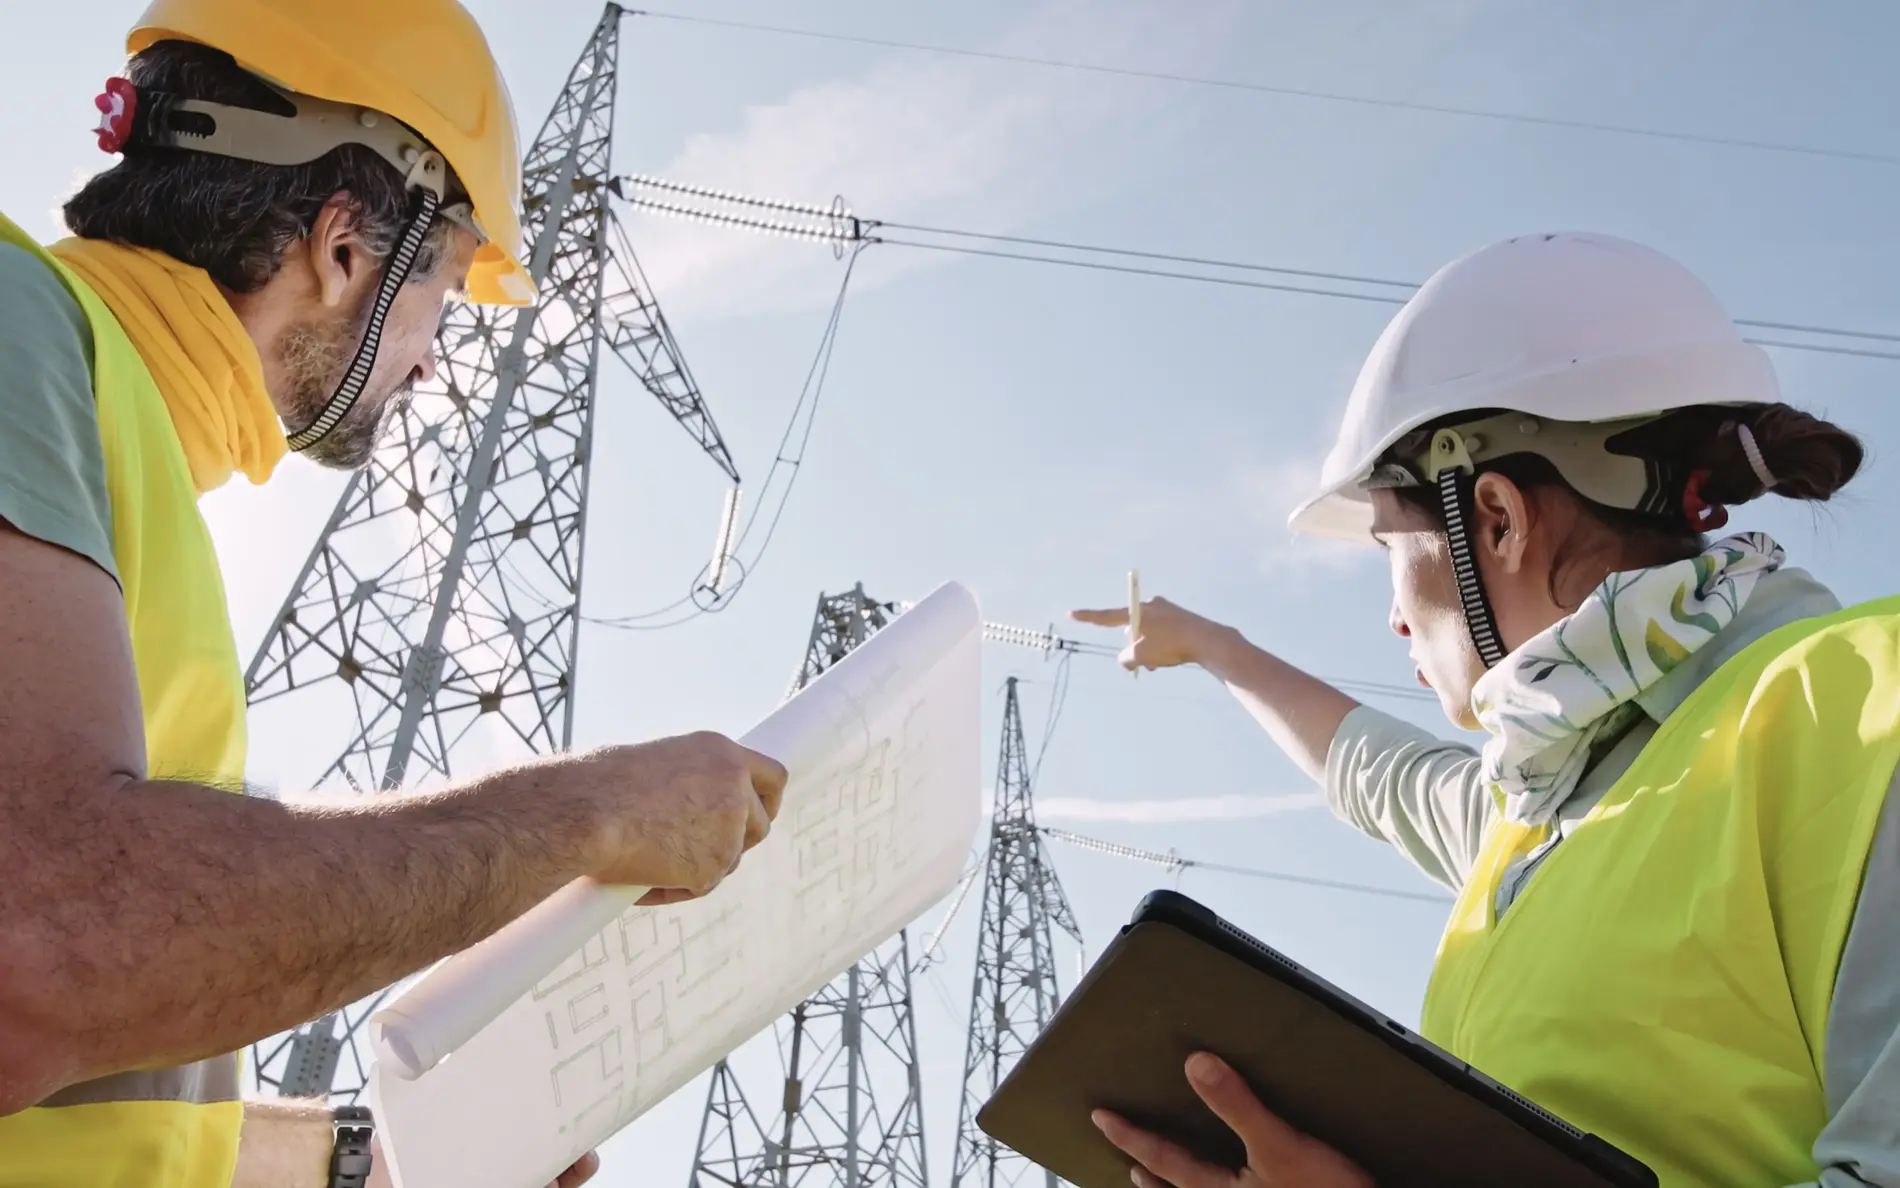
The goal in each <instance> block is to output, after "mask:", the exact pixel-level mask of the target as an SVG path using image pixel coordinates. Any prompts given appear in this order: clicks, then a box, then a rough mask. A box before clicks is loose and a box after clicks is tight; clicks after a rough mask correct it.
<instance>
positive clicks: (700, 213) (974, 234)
mask: <svg viewBox="0 0 1900 1188" xmlns="http://www.w3.org/2000/svg"><path fill="white" fill-rule="evenodd" d="M618 180H619V181H620V182H626V183H630V184H631V185H634V186H656V187H658V188H663V189H666V190H668V191H669V192H674V193H691V194H694V195H698V196H709V197H710V196H712V195H717V198H716V199H715V200H717V201H721V202H730V203H736V204H741V205H747V206H757V207H769V208H771V209H775V210H784V211H797V212H800V213H803V214H805V216H806V217H807V218H808V219H811V220H814V221H812V222H809V223H807V224H803V225H800V224H791V223H786V222H783V221H780V220H775V219H762V218H758V217H756V216H750V215H744V214H728V213H725V212H721V211H712V210H701V209H696V208H691V207H684V206H680V205H678V204H677V203H671V202H662V201H657V200H651V199H647V198H643V197H641V196H639V195H627V196H626V197H627V201H629V202H631V203H632V204H633V205H635V206H638V207H641V208H643V209H647V210H651V211H653V212H655V213H658V214H665V215H670V216H673V217H677V218H687V219H694V220H697V221H700V222H707V223H715V224H719V225H722V226H727V227H734V228H739V229H742V230H750V231H761V232H766V233H770V234H776V235H788V236H792V237H794V238H800V239H809V240H815V241H819V242H826V243H830V244H831V245H832V246H833V249H834V250H841V249H842V248H843V247H844V246H846V245H850V246H854V247H859V248H862V247H866V246H869V245H871V244H878V243H882V244H889V245H891V246H893V247H908V248H917V249H919V250H923V251H933V252H948V253H954V254H957V255H965V256H980V257H986V258H989V259H998V260H1018V261H1022V262H1025V263H1031V264H1052V265H1057V266H1060V267H1063V268H1084V269H1089V270H1091V271H1096V272H1109V273H1119V274H1122V275H1131V276H1152V277H1162V278H1166V279H1170V280H1185V281H1197V282H1199V283H1201V284H1210V285H1223V286H1226V287H1229V288H1239V289H1258V290H1264V291H1267V292H1275V293H1289V294H1297V295H1302V296H1308V297H1327V298H1332V299H1334V300H1340V301H1360V302H1367V303H1370V304H1373V305H1387V306H1391V305H1403V304H1404V303H1405V301H1406V300H1407V299H1408V298H1409V296H1410V294H1411V293H1412V292H1414V291H1416V290H1417V288H1418V287H1419V286H1418V283H1417V282H1415V281H1404V280H1393V279H1390V278H1386V277H1371V276H1360V275H1355V274H1352V273H1343V272H1326V271H1321V270H1317V269H1307V268H1291V267H1285V266H1282V265H1276V264H1259V263H1254V262H1251V261H1244V260H1226V259H1221V258H1218V257H1210V256H1189V255H1182V254H1178V253H1173V252H1157V251H1146V250H1141V249H1137V248H1125V247H1115V246H1111V245H1106V244H1089V243H1077V242H1073V241H1069V240H1059V239H1038V238H1033V237H1030V236H1021V235H1000V234H995V233H991V232H984V231H968V230H962V229H959V228H952V227H929V226H924V225H922V224H917V223H891V222H883V221H880V220H877V219H864V218H859V217H858V216H856V215H852V214H849V213H848V210H847V208H844V207H843V206H842V202H839V203H837V204H834V208H833V209H832V210H829V211H826V210H823V208H818V207H811V206H805V205H802V204H795V203H779V202H773V201H770V200H767V199H760V198H752V197H749V196H745V195H738V194H725V193H722V192H720V191H713V190H707V189H704V188H702V187H688V186H684V185H681V184H679V183H672V182H661V181H658V180H657V179H647V178H623V179H618ZM616 192H619V191H618V190H617V191H616ZM812 212H820V213H812ZM840 212H843V213H840ZM818 220H822V221H818ZM887 228H888V229H891V230H903V231H909V232H911V233H912V234H919V235H935V236H940V237H942V238H946V239H964V240H979V241H983V242H987V243H1000V244H1006V245H1010V247H1001V248H990V247H975V246H972V245H970V244H967V243H932V242H930V241H928V240H922V239H908V238H901V237H897V236H890V235H885V234H880V232H882V231H883V230H885V229H887ZM1013 247H1036V248H1047V249H1049V250H1050V251H1063V252H1073V253H1078V254H1080V255H1081V256H1084V257H1087V256H1106V257H1110V258H1111V259H1131V260H1143V261H1149V262H1152V263H1156V264H1178V265H1181V266H1182V267H1181V268H1161V267H1150V266H1148V265H1146V264H1117V263H1110V262H1109V261H1108V260H1102V259H1087V258H1074V257H1070V256H1058V255H1051V254H1049V253H1048V252H1039V251H1015V250H1011V249H1012V248H1013ZM1188 268H1195V269H1205V268H1217V269H1223V270H1228V271H1233V272H1243V273H1251V274H1265V275H1270V276H1281V277H1288V278H1292V279H1290V280H1286V281H1270V280H1260V279H1255V278H1254V277H1253V276H1222V275H1219V274H1216V273H1208V272H1204V271H1186V270H1185V269H1188ZM1315 280H1317V281H1330V282H1334V283H1336V284H1340V285H1365V286H1368V287H1371V288H1373V289H1383V290H1389V291H1386V292H1361V291H1356V290H1353V289H1349V288H1328V287H1323V286H1320V285H1315V284H1306V283H1301V282H1304V281H1315ZM1734 320H1735V324H1736V325H1738V326H1743V327H1747V328H1750V329H1756V330H1775V331H1782V332H1786V333H1796V334H1813V335H1820V336H1824V337H1831V338H1849V339H1856V340H1859V341H1863V342H1881V343H1892V344H1895V345H1896V346H1900V334H1892V333H1885V332H1879V331H1872V330H1847V329H1841V328H1839V327H1832V326H1814V325H1806V324H1802V323H1796V322H1775V321H1760V320H1756V319H1751V318H1736V319H1734ZM1747 341H1749V342H1751V343H1754V344H1755V345H1757V346H1764V347H1779V348H1781V349H1783V350H1793V351H1808V352H1811V353H1815V354H1823V355H1845V356H1851V357H1855V358H1862V359H1886V360H1892V361H1900V350H1896V351H1883V350H1875V349H1870V348H1867V347H1857V346H1847V345H1841V344H1829V343H1820V342H1800V341H1796V340H1793V339H1787V338H1761V337H1752V338H1749V339H1747Z"/></svg>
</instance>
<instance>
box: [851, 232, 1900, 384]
mask: <svg viewBox="0 0 1900 1188" xmlns="http://www.w3.org/2000/svg"><path fill="white" fill-rule="evenodd" d="M867 225H868V226H872V227H878V228H882V227H889V228H892V229H895V230H901V231H915V232H918V233H921V234H925V235H942V236H945V237H951V238H958V239H981V240H987V241H989V242H992V243H1013V244H1022V245H1025V246H1029V247H1044V248H1053V249H1056V250H1059V251H1068V252H1086V253H1089V254H1091V255H1100V256H1120V257H1126V258H1130V259H1139V260H1158V261H1163V262H1166V263H1169V264H1183V265H1200V266H1203V267H1208V268H1229V269H1234V270H1236V271H1243V272H1265V273H1272V274H1274V275H1277V276H1295V277H1304V278H1306V279H1309V280H1324V281H1337V282H1339V283H1341V284H1356V285H1373V286H1377V287H1380V288H1388V289H1398V290H1401V291H1402V292H1404V293H1405V295H1406V296H1405V297H1392V296H1387V295H1385V294H1363V293H1352V294H1342V293H1334V292H1332V291H1330V290H1315V289H1300V290H1297V291H1299V292H1305V293H1314V294H1317V295H1321V296H1329V297H1338V296H1350V297H1352V298H1354V299H1356V300H1360V301H1380V302H1384V303H1386V304H1390V305H1399V304H1403V303H1404V301H1405V300H1406V298H1407V297H1409V296H1410V295H1411V294H1412V293H1415V292H1417V291H1418V289H1419V287H1420V282H1418V281H1408V280H1392V279H1390V278H1388V277H1377V276H1356V275H1354V274H1352V273H1346V272H1321V271H1316V270H1313V269H1306V268H1287V267H1283V266H1281V265H1277V264H1254V263H1249V262H1247V261H1242V260H1223V259H1220V258H1218V257H1210V256H1186V255H1179V254H1176V253H1173V252H1154V251H1142V250H1139V249H1136V248H1124V247H1111V246H1107V245H1104V244H1094V243H1075V242H1071V241H1068V240H1061V239H1035V238H1031V237H1029V236H1024V235H997V234H993V233H991V232H985V231H964V230H959V229H957V228H953V227H926V226H922V225H919V224H916V223H885V222H873V223H869V224H867ZM880 241H881V242H884V243H899V242H904V241H899V240H893V239H889V238H883V239H881V240H880ZM904 246H907V247H935V248H938V249H939V250H955V249H954V248H949V247H946V246H945V245H939V244H916V243H908V242H904ZM1014 258H1020V259H1026V260H1035V261H1038V262H1040V261H1042V260H1044V259H1045V258H1044V257H1042V256H1032V255H1028V254H1024V255H1022V256H1020V257H1014ZM1058 262H1062V263H1067V262H1068V261H1058ZM1156 275H1165V276H1179V277H1184V278H1187V279H1197V280H1198V279H1201V277H1200V274H1198V273H1176V272H1158V273H1157V274H1156ZM1734 321H1735V324H1736V325H1737V326H1747V327H1749V328H1751V329H1755V330H1781V331H1786V332H1789V333H1793V334H1821V335H1826V336H1828V337H1833V338H1861V339H1867V340H1869V341H1872V342H1891V343H1896V344H1900V334H1888V333H1882V332H1879V331H1874V330H1842V329H1838V328H1836V327H1833V326H1808V325H1802V324H1801V323H1798V322H1767V321H1758V320H1756V319H1754V318H1736V319H1734ZM1762 345H1766V346H1789V347H1793V348H1794V349H1796V350H1801V349H1806V348H1804V347H1803V346H1802V345H1801V344H1799V343H1786V342H1772V343H1771V342H1763V344H1762ZM1842 353H1849V352H1847V351H1845V350H1844V349H1843V350H1842ZM1873 357H1874V358H1893V357H1894V356H1891V355H1883V354H1878V353H1875V354H1874V355H1873Z"/></svg>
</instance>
